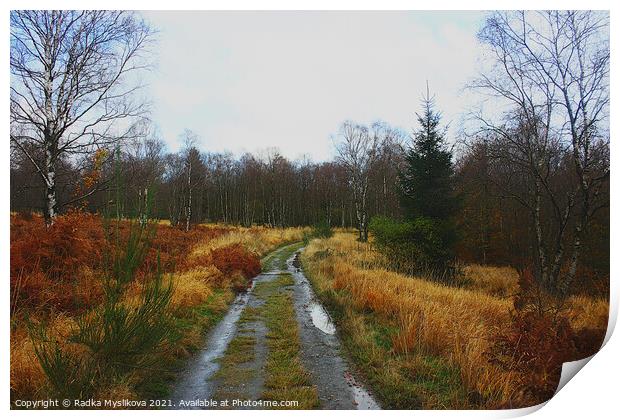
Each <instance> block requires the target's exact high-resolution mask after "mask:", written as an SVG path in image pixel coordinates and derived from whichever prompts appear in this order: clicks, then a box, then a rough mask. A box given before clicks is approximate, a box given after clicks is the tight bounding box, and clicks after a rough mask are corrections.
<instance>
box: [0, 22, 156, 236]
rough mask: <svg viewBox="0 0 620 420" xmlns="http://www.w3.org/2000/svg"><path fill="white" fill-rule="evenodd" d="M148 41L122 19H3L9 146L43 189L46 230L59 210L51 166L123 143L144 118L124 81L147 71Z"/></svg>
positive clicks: (142, 30)
mask: <svg viewBox="0 0 620 420" xmlns="http://www.w3.org/2000/svg"><path fill="white" fill-rule="evenodd" d="M151 36H152V31H151V30H150V29H149V27H148V26H147V25H146V24H145V23H144V22H143V21H142V20H140V19H139V18H137V17H136V16H135V15H134V14H133V13H129V12H123V11H56V10H54V11H52V10H50V11H47V10H46V11H13V12H11V57H10V68H11V145H12V147H15V148H17V149H19V150H20V151H21V152H22V153H23V154H25V155H26V156H27V157H28V158H29V159H30V161H31V162H32V164H33V165H34V167H35V168H36V171H37V173H38V174H39V176H40V179H41V180H42V182H43V184H44V185H45V190H46V194H45V219H46V223H48V224H50V223H52V222H53V220H54V217H55V216H56V214H57V212H58V209H59V208H60V207H62V205H63V203H58V202H57V195H56V187H57V185H56V183H57V180H56V165H57V162H58V160H59V159H60V158H61V157H63V156H65V155H73V154H78V153H81V154H84V153H92V152H93V151H94V150H97V149H98V148H100V147H103V146H106V145H109V144H110V143H112V142H115V141H117V140H118V139H119V138H124V137H127V136H131V133H132V130H133V129H134V125H133V124H132V121H135V119H136V118H139V117H142V116H143V115H144V112H145V110H146V109H145V105H144V103H142V102H137V103H136V102H134V101H133V100H132V96H133V95H132V94H134V93H135V92H136V91H137V90H138V89H139V88H140V84H139V83H134V80H130V79H131V78H132V77H133V76H134V73H136V72H137V71H139V70H141V69H144V68H146V67H148V65H147V64H146V62H145V60H144V58H145V56H144V53H145V52H146V51H147V45H148V43H149V41H150V39H151ZM31 146H35V147H34V150H35V151H36V153H32V150H33V148H32V147H31ZM93 192H94V191H87V192H85V194H84V196H88V195H91V194H92V193H93Z"/></svg>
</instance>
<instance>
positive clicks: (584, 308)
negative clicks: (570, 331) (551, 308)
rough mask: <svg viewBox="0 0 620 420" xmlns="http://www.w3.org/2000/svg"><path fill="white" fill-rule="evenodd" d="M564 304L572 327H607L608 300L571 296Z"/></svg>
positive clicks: (577, 328)
mask: <svg viewBox="0 0 620 420" xmlns="http://www.w3.org/2000/svg"><path fill="white" fill-rule="evenodd" d="M566 306H567V310H568V319H569V321H570V324H571V327H573V328H574V329H576V330H579V329H582V328H600V329H606V328H607V320H608V318H609V302H607V301H606V300H604V299H601V298H592V297H589V296H571V297H570V298H568V301H567V302H566Z"/></svg>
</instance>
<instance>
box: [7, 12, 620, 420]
mask: <svg viewBox="0 0 620 420" xmlns="http://www.w3.org/2000/svg"><path fill="white" fill-rule="evenodd" d="M613 6H615V4H614V3H613V2H611V1H601V0H590V1H588V2H584V1H576V0H564V1H557V0H548V1H545V2H540V1H533V0H523V1H518V2H517V1H502V2H498V1H497V0H495V1H489V0H472V1H468V2H462V1H454V0H453V1H445V0H434V1H432V2H429V1H420V2H412V1H405V0H384V1H381V2H378V1H374V2H373V1H367V0H360V1H356V2H351V1H341V0H332V1H328V0H315V1H307V0H306V1H290V0H289V1H286V0H265V1H260V3H259V2H257V1H251V0H229V1H197V0H194V1H187V0H177V1H174V2H170V1H166V2H164V1H136V0H123V1H119V0H108V1H100V0H96V1H89V2H88V3H85V2H84V1H83V0H82V1H77V0H66V1H54V2H51V1H47V2H46V1H41V0H36V1H33V0H22V1H16V0H9V1H7V2H3V6H2V8H3V9H4V13H3V18H4V25H2V26H1V27H0V39H2V40H3V42H1V43H0V49H1V52H2V54H1V55H0V57H1V58H2V62H3V65H2V68H3V70H4V71H3V74H4V78H5V82H4V84H3V85H2V87H1V92H2V96H1V97H3V98H4V100H3V101H0V104H1V105H0V106H1V107H2V115H3V119H4V121H5V123H4V124H5V125H4V126H5V131H4V132H5V135H6V137H5V139H6V140H5V142H4V151H3V152H2V154H1V155H0V159H1V162H2V163H0V179H1V180H2V181H0V188H1V189H2V190H1V193H2V197H3V199H2V200H0V209H1V211H2V215H3V217H4V219H3V220H4V223H2V224H0V232H1V235H0V236H1V241H2V245H1V248H0V249H2V251H3V252H2V253H1V254H0V270H2V278H3V279H4V281H3V283H2V287H1V289H0V290H1V293H2V299H3V300H2V302H5V303H6V302H8V301H9V281H8V279H9V252H8V250H9V224H8V218H9V216H8V215H9V200H8V197H9V191H8V190H9V153H8V152H9V141H8V135H7V134H8V126H9V101H8V97H9V80H8V79H9V66H8V57H9V48H8V46H9V43H8V39H9V25H8V21H9V10H11V9H47V8H51V7H55V8H63V9H80V8H85V7H88V8H98V9H136V10H200V9H207V10H410V9H413V10H465V9H469V10H493V9H497V8H501V9H520V8H524V9H540V8H545V9H603V10H610V9H611V46H612V60H611V61H612V85H611V90H612V91H611V97H612V98H617V97H619V96H618V93H619V92H618V88H617V87H616V86H617V85H616V83H615V80H614V76H615V74H614V72H613V70H615V65H616V61H615V60H616V58H615V57H616V55H615V50H616V48H615V45H616V41H617V32H618V31H617V30H616V27H615V25H616V22H615V20H614V17H615V11H614V10H613V9H614V7H613ZM616 8H617V7H616ZM613 109H614V105H613V102H612V105H611V110H612V112H613ZM612 115H613V114H612ZM616 128H617V120H616V119H615V118H611V133H612V134H613V133H616ZM619 141H620V140H619ZM611 148H612V156H615V155H616V150H617V149H618V148H617V147H615V143H614V142H613V141H612V145H611ZM614 163H615V159H613V160H612V174H611V177H612V183H611V189H612V195H611V197H612V203H611V209H612V211H613V209H616V208H618V206H617V204H618V203H617V197H618V194H617V188H616V186H617V185H618V183H617V182H616V180H615V178H617V176H616V165H615V164H614ZM618 233H620V231H619V230H618V224H617V221H616V219H614V218H612V221H611V238H612V240H611V255H612V257H611V279H612V281H611V290H612V295H611V313H610V328H609V331H608V334H607V337H606V340H609V341H608V342H607V344H606V345H605V347H604V348H603V349H602V350H601V351H600V352H599V354H597V355H596V356H595V357H593V358H592V361H591V362H590V363H588V364H587V366H585V367H584V368H583V370H582V371H581V372H580V373H579V374H578V379H576V380H572V381H569V382H568V384H567V385H566V386H565V387H564V388H563V389H562V390H561V392H559V393H558V394H557V395H556V396H555V397H554V398H552V399H551V401H549V402H548V403H547V404H546V405H545V404H542V405H541V406H539V407H536V408H529V409H520V410H509V411H460V412H459V411H434V412H432V411H390V412H384V413H377V412H356V413H355V416H356V417H359V418H374V417H376V416H378V415H380V416H389V417H393V418H407V419H412V418H471V419H481V418H482V419H484V418H509V417H517V416H522V415H526V414H529V413H532V412H533V414H531V418H533V419H546V418H567V419H573V418H574V419H578V418H579V419H582V418H584V417H586V416H587V417H589V418H595V419H597V418H611V415H612V413H613V414H615V415H616V416H617V412H618V410H617V407H618V404H617V401H618V400H617V398H618V397H617V389H618V388H617V381H618V379H620V376H618V374H619V365H620V363H619V362H618V360H617V357H616V355H617V354H618V353H619V348H620V344H618V339H617V338H615V337H611V339H610V335H611V333H612V331H613V326H614V325H615V321H616V319H617V314H618V299H617V298H618V285H617V281H616V278H617V276H616V275H617V274H618V268H619V266H618V257H619V256H620V255H618V249H619V248H618V240H617V239H615V238H618ZM0 325H1V327H0V328H2V334H3V337H5V340H6V341H4V345H3V346H2V350H1V356H2V357H1V360H2V361H3V363H2V366H1V368H0V369H1V374H2V379H3V382H2V384H1V385H0V393H1V395H2V400H3V401H4V407H5V410H6V411H9V409H8V407H9V363H8V360H9V340H8V335H9V331H8V326H9V311H8V305H7V309H5V311H4V313H3V319H2V320H1V321H0ZM542 406H544V408H542V409H540V408H541V407H542ZM170 414H172V413H171V412H164V411H160V412H158V411H137V412H136V411H118V412H115V413H114V415H115V416H119V417H121V418H129V417H131V418H132V419H135V418H146V417H147V416H148V417H160V418H164V417H166V418H167V417H169V416H170ZM343 414H344V415H347V416H348V415H349V414H351V413H350V412H347V413H340V412H327V411H306V412H295V413H292V412H279V411H266V412H260V411H256V412H252V413H248V412H245V411H231V412H219V411H218V412H213V411H210V412H208V413H204V412H183V414H180V415H182V416H183V417H189V418H199V417H200V418H201V419H202V418H204V416H214V417H217V418H246V417H247V416H252V418H257V419H274V418H284V417H286V418H290V417H291V416H294V417H296V418H314V417H316V416H317V415H320V416H326V417H329V418H334V417H336V416H342V415H343ZM9 415H11V416H13V417H15V418H31V417H37V418H40V417H46V418H52V419H56V418H77V417H80V418H83V417H94V418H102V417H103V416H108V415H109V413H108V412H103V411H81V412H77V411H46V412H42V411H38V412H34V411H15V410H13V411H10V413H9ZM173 415H176V413H174V414H173Z"/></svg>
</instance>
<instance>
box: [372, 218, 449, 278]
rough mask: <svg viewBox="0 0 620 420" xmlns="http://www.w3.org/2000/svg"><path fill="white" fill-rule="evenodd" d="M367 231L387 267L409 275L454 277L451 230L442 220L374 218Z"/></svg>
mask: <svg viewBox="0 0 620 420" xmlns="http://www.w3.org/2000/svg"><path fill="white" fill-rule="evenodd" d="M369 230H370V232H371V234H372V235H373V237H374V244H375V246H376V247H377V250H378V251H379V252H381V253H382V254H383V255H384V256H385V257H386V260H387V261H388V263H389V264H390V265H391V268H392V269H394V270H397V271H400V272H403V273H406V274H410V275H424V276H427V277H432V278H434V279H438V280H451V279H452V278H453V277H454V276H453V274H454V271H455V269H454V266H453V254H452V251H451V249H452V243H453V242H454V238H453V235H452V229H450V227H449V226H447V225H446V224H445V223H442V222H440V221H437V220H434V219H429V218H425V217H418V218H416V219H414V220H412V221H408V222H400V221H397V220H393V219H390V218H387V217H375V218H373V219H372V220H371V222H370V226H369Z"/></svg>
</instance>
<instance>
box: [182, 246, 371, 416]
mask: <svg viewBox="0 0 620 420" xmlns="http://www.w3.org/2000/svg"><path fill="white" fill-rule="evenodd" d="M300 246H301V245H300V244H298V245H289V246H286V247H282V248H279V249H278V250H276V251H274V252H273V253H272V254H270V255H269V256H267V257H266V258H265V259H264V260H263V262H264V269H265V271H264V272H263V273H261V274H260V275H258V276H257V277H255V278H254V279H253V281H252V286H251V288H250V289H249V290H248V291H247V292H246V293H243V294H241V295H239V296H237V298H236V300H235V301H234V303H233V304H232V306H231V308H230V310H229V311H228V313H227V314H226V315H225V316H224V318H223V319H222V320H221V321H220V322H219V323H218V324H217V325H216V327H215V328H214V329H213V330H212V331H211V332H210V333H209V335H208V336H207V338H206V340H205V344H204V347H203V348H202V349H201V350H200V351H199V352H198V353H197V354H196V355H195V356H194V357H192V358H191V359H190V360H189V361H188V363H187V365H186V368H185V369H184V371H183V372H181V374H180V375H179V380H178V382H177V383H176V384H175V386H174V387H173V392H172V395H171V400H172V403H173V404H175V407H174V408H177V409H192V408H193V409H202V408H221V407H213V406H212V405H211V403H209V404H206V401H210V400H214V401H221V400H224V399H242V400H260V399H261V397H262V396H263V395H264V393H265V378H266V375H267V372H266V360H267V358H268V351H269V350H268V347H267V345H266V337H267V335H268V333H269V331H268V328H266V326H265V322H264V320H263V319H261V317H260V316H257V314H258V313H260V312H261V310H264V308H263V305H264V304H265V301H266V300H268V299H269V298H270V297H271V295H270V294H289V295H290V296H291V297H292V300H291V302H292V305H293V307H294V312H295V315H296V318H297V319H296V321H297V323H298V326H299V341H300V346H299V360H300V362H301V365H302V366H303V368H304V369H305V371H306V372H307V373H308V376H309V379H310V382H311V383H312V385H313V387H314V388H315V389H316V393H317V394H318V405H319V408H322V409H378V408H379V406H378V404H377V403H376V402H375V400H374V398H373V397H372V396H371V395H370V393H368V392H367V391H366V390H365V389H364V388H363V387H362V386H361V385H360V384H359V383H358V382H357V381H356V380H355V378H354V377H353V375H352V374H351V371H350V369H349V365H348V363H347V361H346V360H345V359H344V358H343V357H342V356H341V353H340V352H341V345H340V341H339V339H338V335H337V332H336V328H335V327H334V325H333V324H332V323H331V320H330V319H329V315H328V314H327V312H326V311H325V310H324V308H323V307H322V306H321V304H320V303H319V302H318V301H317V300H316V299H315V296H314V293H313V291H312V288H311V286H310V283H309V282H308V279H307V278H306V277H305V275H304V273H303V271H302V270H301V268H300V266H299V264H298V255H299V252H300ZM282 276H286V277H289V276H290V277H292V279H293V281H291V282H290V283H289V284H287V285H286V286H281V287H264V286H269V285H275V283H271V282H274V281H276V279H278V278H281V277H282ZM262 283H270V284H269V285H266V284H263V285H262V286H261V284H262ZM229 408H230V407H229Z"/></svg>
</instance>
